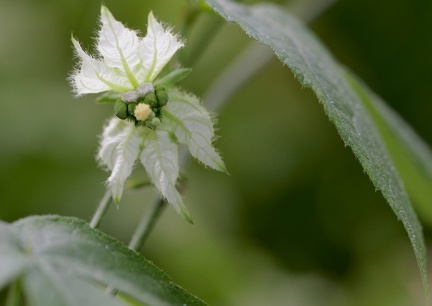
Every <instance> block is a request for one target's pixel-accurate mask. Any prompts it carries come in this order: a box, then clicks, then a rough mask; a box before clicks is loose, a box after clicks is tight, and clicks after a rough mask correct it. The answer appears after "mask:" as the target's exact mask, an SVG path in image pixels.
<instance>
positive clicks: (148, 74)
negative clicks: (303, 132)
mask: <svg viewBox="0 0 432 306" xmlns="http://www.w3.org/2000/svg"><path fill="white" fill-rule="evenodd" d="M100 20H101V29H100V31H99V35H98V38H97V50H98V53H99V54H98V56H97V57H92V56H90V55H88V54H87V53H86V52H84V51H83V49H82V48H81V46H80V44H79V43H78V41H77V40H75V39H74V38H72V42H73V45H74V47H75V50H76V54H77V55H78V57H79V59H80V66H79V67H78V68H77V69H76V70H75V72H74V73H73V75H72V76H71V77H70V80H71V83H72V87H73V89H74V92H75V93H76V94H77V95H82V94H88V93H100V92H104V91H108V93H107V94H105V95H104V96H103V97H101V98H100V100H101V101H102V100H104V101H105V100H106V101H108V102H114V101H115V104H114V111H115V113H116V116H117V117H118V118H116V117H114V118H112V119H111V120H110V121H109V122H108V124H107V125H106V126H105V128H104V131H103V133H102V136H101V139H100V147H99V151H98V155H97V157H98V160H99V161H100V163H101V164H102V165H103V166H105V167H106V168H108V170H110V171H111V175H110V177H109V178H108V182H107V183H108V187H109V188H110V189H111V192H112V195H113V199H114V201H115V202H116V203H119V201H120V198H121V196H122V193H123V189H124V184H125V182H126V180H127V179H128V177H129V176H130V175H131V173H132V170H133V168H134V166H135V164H136V163H137V162H140V163H141V164H142V166H143V167H144V168H145V170H146V171H147V174H148V176H149V177H150V179H151V180H152V181H153V183H154V185H155V186H156V188H157V189H158V190H159V191H160V192H161V194H162V196H163V197H164V198H165V199H166V200H167V201H168V202H169V203H170V204H171V205H172V206H173V207H174V208H175V209H176V210H177V211H178V212H179V213H181V214H183V216H184V217H185V218H186V219H187V220H189V221H190V217H189V215H188V212H187V210H186V208H185V206H184V203H183V199H182V197H181V195H180V193H179V192H178V191H177V188H176V183H177V179H178V176H179V165H178V163H179V161H178V151H179V145H180V144H183V145H186V146H187V147H188V148H189V152H190V154H191V155H192V156H193V157H195V158H196V159H197V160H198V161H200V162H201V163H203V164H204V165H206V166H208V167H210V168H213V169H215V170H219V171H226V169H225V165H224V163H223V161H222V159H221V157H220V156H219V154H218V153H217V152H216V150H215V149H214V147H213V145H212V141H213V139H214V128H213V122H212V119H211V117H210V115H209V113H208V112H207V111H206V109H205V108H204V107H203V106H202V105H201V103H200V101H199V100H198V99H197V98H196V97H195V96H193V95H190V94H186V93H184V92H182V91H181V90H179V89H177V88H175V87H172V84H173V83H175V82H176V81H179V80H180V79H182V78H183V77H185V76H186V75H187V74H188V73H189V72H190V69H178V70H175V71H172V72H171V73H169V74H167V75H166V76H164V77H163V78H161V79H156V78H157V77H158V74H159V73H160V72H161V71H162V69H163V68H164V67H165V65H166V64H167V63H168V62H169V61H170V59H171V58H172V56H173V55H174V54H175V52H176V51H177V50H179V49H180V48H181V47H183V42H182V41H181V40H179V39H178V38H177V36H175V35H173V34H172V33H171V31H170V30H169V29H164V28H163V27H162V25H161V24H160V23H158V22H157V21H156V19H155V18H154V16H153V14H152V13H150V14H149V19H148V28H147V35H146V36H145V37H144V38H139V37H138V36H137V33H136V32H135V31H132V30H130V29H128V28H126V27H125V26H124V25H123V24H121V23H120V22H118V21H117V20H115V19H114V17H113V16H112V14H111V13H110V11H109V10H108V9H107V8H106V7H104V6H102V9H101V18H100ZM163 85H165V86H163ZM119 118H121V119H126V120H120V119H119Z"/></svg>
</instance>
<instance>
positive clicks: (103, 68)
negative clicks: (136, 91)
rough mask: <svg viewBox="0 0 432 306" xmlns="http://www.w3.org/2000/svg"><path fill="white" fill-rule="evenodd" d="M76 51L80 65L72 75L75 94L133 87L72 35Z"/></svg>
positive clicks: (122, 89)
mask: <svg viewBox="0 0 432 306" xmlns="http://www.w3.org/2000/svg"><path fill="white" fill-rule="evenodd" d="M72 44H73V45H74V48H75V53H76V55H77V57H78V58H79V59H80V61H81V63H80V67H79V68H77V69H76V70H75V71H74V72H73V75H72V76H71V77H70V80H71V83H72V86H73V89H74V92H75V94H77V95H82V94H89V93H99V92H103V91H107V90H110V89H115V90H117V91H126V90H129V89H132V87H131V85H130V84H129V82H128V80H127V78H125V77H124V76H123V75H121V73H120V72H119V71H117V70H114V69H111V68H110V67H108V66H107V65H106V63H105V62H103V61H100V60H96V59H94V58H92V57H91V56H90V55H88V54H87V53H85V52H84V50H83V49H82V47H81V45H80V44H79V42H78V41H77V40H76V39H75V38H73V37H72Z"/></svg>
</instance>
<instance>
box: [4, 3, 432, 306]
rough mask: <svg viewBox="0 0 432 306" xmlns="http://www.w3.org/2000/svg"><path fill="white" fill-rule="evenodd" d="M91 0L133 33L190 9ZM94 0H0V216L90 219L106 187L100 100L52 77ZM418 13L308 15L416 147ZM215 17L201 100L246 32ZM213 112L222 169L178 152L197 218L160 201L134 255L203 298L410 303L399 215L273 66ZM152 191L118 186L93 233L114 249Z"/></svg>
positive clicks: (424, 86) (84, 37) (91, 21)
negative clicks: (115, 204) (112, 240)
mask: <svg viewBox="0 0 432 306" xmlns="http://www.w3.org/2000/svg"><path fill="white" fill-rule="evenodd" d="M248 2H250V3H253V2H259V1H248ZM274 2H279V3H283V2H284V1H274ZM104 3H105V5H107V6H108V7H109V8H110V10H111V11H112V13H113V14H114V16H115V17H116V18H117V19H118V20H121V21H122V22H124V23H125V24H127V25H128V26H129V27H131V28H134V29H142V30H143V32H145V30H144V29H145V26H146V20H147V14H148V12H149V10H153V12H154V13H155V15H156V16H158V17H159V18H160V19H161V20H163V21H165V22H167V23H169V24H172V25H174V26H175V28H176V29H177V30H179V29H180V28H181V24H182V20H183V19H184V17H185V15H186V12H187V6H188V1H186V0H153V1H150V0H147V1H137V0H123V1H115V0H105V1H104ZM99 8H100V1H85V0H74V1H65V0H58V1H52V0H51V1H49V0H0V103H1V119H0V130H1V134H0V195H1V204H0V219H1V220H4V221H8V222H12V221H14V220H17V219H19V218H23V217H25V216H28V215H35V214H61V215H67V216H77V217H80V218H83V219H85V220H89V219H90V218H91V216H92V214H93V212H94V210H95V208H96V206H97V203H98V201H99V200H100V198H101V197H102V195H103V193H104V180H105V179H106V178H107V173H105V172H104V171H102V170H101V169H100V168H98V167H97V164H96V162H95V160H94V156H95V152H96V149H97V146H98V137H97V136H98V135H99V133H100V132H101V129H102V125H103V124H104V122H105V121H106V119H107V118H109V117H110V116H111V114H112V109H111V107H110V106H98V105H96V104H95V103H94V99H95V96H85V97H82V98H79V99H75V98H73V96H72V94H71V88H70V86H69V84H68V82H67V80H66V79H67V77H68V75H69V74H70V72H71V70H72V69H73V67H74V64H75V61H74V60H73V53H72V48H71V42H70V35H71V33H73V34H74V35H75V36H76V37H78V39H79V40H80V41H81V42H83V45H84V46H85V47H86V49H91V46H92V37H94V36H95V31H96V29H97V18H98V14H99ZM431 16H432V1H430V0H410V1H407V0H391V1H390V0H382V1H375V0H362V1H359V0H340V1H337V3H336V4H335V5H333V6H332V7H331V8H330V9H328V10H327V11H326V12H325V13H323V14H322V15H321V16H320V17H319V18H317V19H316V20H314V22H312V23H311V25H310V26H311V28H312V29H313V30H314V31H315V32H316V33H317V35H318V36H319V37H320V38H321V39H322V40H323V41H324V43H325V44H326V45H327V46H328V47H329V49H330V50H331V51H332V52H334V54H335V56H336V57H337V58H338V59H339V60H340V61H341V62H342V63H343V64H345V65H346V66H348V67H350V68H351V69H352V70H353V71H355V72H356V73H357V74H359V75H360V76H361V77H362V78H363V79H364V80H365V81H366V83H368V84H369V86H370V87H371V88H372V89H373V90H375V91H376V92H377V93H378V94H379V95H380V96H381V97H383V98H384V100H386V101H387V103H388V104H389V105H391V106H392V107H393V108H394V109H396V110H397V111H398V112H399V113H400V114H401V115H402V116H403V117H404V118H405V119H406V120H407V121H408V122H409V123H410V124H411V125H412V126H413V127H414V128H415V129H416V131H417V132H418V133H419V134H420V135H421V136H422V137H423V138H424V139H425V140H426V142H427V143H429V144H432V125H431V124H430V117H431V114H432V105H431V103H430V102H431V97H432V94H431V90H430V88H431V84H432V74H431V71H432V56H431V54H432V37H431V35H430V33H431V29H432V18H431ZM206 19H217V17H216V16H213V15H212V14H210V13H208V14H205V15H204V16H201V17H200V19H199V20H198V22H197V26H196V28H194V29H192V31H191V32H190V33H191V36H190V37H187V38H188V41H190V42H191V44H193V42H194V35H198V34H197V33H198V32H199V30H200V25H201V24H205V23H206ZM220 23H221V27H220V30H219V31H212V34H214V37H213V39H212V41H211V43H210V45H209V47H208V48H207V49H205V52H204V53H203V54H202V56H201V57H200V58H199V59H196V60H195V64H194V66H193V69H194V70H193V73H192V74H191V75H190V77H189V78H188V79H187V80H186V81H185V82H184V83H183V84H182V85H183V86H184V87H185V88H186V89H187V90H189V91H192V92H194V93H196V94H198V95H200V96H203V95H204V94H205V92H206V90H207V89H208V88H209V86H210V85H211V84H212V81H214V80H215V79H216V77H217V76H218V74H219V73H220V72H221V71H223V69H224V67H227V66H228V65H229V63H230V62H231V61H232V59H233V58H234V57H235V55H236V54H238V52H239V51H240V50H241V49H242V48H243V47H244V46H246V45H247V44H248V43H249V42H250V40H249V39H248V38H247V36H246V35H245V34H244V33H243V32H242V31H241V30H240V29H239V28H238V27H237V26H234V25H227V24H224V23H223V22H222V21H220ZM183 52H184V54H187V52H188V48H187V47H186V48H185V50H184V51H183ZM218 118H219V122H218V130H219V131H218V134H219V136H220V138H219V139H218V140H217V142H216V146H217V148H218V149H220V151H221V152H222V154H223V156H224V159H225V161H226V164H227V166H228V169H229V171H230V173H231V175H230V176H226V175H224V174H220V173H216V172H213V171H209V170H206V169H204V168H203V167H201V166H199V165H198V164H197V163H196V162H194V161H193V162H190V163H189V164H188V166H187V167H186V168H185V169H184V174H185V175H186V177H187V178H188V190H187V192H186V193H185V198H186V201H187V204H188V207H189V209H190V211H191V214H192V216H193V218H194V221H195V225H194V226H191V225H189V224H187V223H186V222H184V221H183V219H182V218H181V217H180V216H178V215H177V214H176V213H175V212H174V211H173V210H172V209H167V210H166V211H165V213H164V215H163V216H162V218H161V220H160V222H159V223H158V225H157V227H156V228H155V231H154V232H153V233H152V235H151V237H150V239H149V241H148V243H147V244H146V246H145V248H144V251H143V252H144V254H145V256H146V257H147V258H149V259H151V260H152V261H153V262H155V263H156V264H157V265H158V266H160V267H161V268H163V269H164V270H165V271H166V272H168V274H170V275H171V276H172V277H173V278H174V280H175V281H176V282H178V283H179V284H181V285H182V286H183V287H185V288H186V289H187V290H189V291H190V292H192V293H194V294H196V295H198V296H199V297H201V298H203V299H204V300H205V301H207V302H208V303H209V304H210V305H295V306H297V305H298V306H309V305H332V306H333V305H372V306H373V305H376V306H378V305H379V306H383V305H392V306H395V305H401V306H404V305H423V303H424V297H423V292H422V286H421V279H420V275H419V272H418V270H417V268H416V263H415V259H414V255H413V252H412V250H411V247H410V244H409V240H408V238H407V235H406V233H405V231H404V229H403V227H402V224H401V223H400V222H398V221H397V220H396V217H395V216H394V215H393V213H392V211H391V209H390V208H389V207H388V205H387V204H386V202H385V201H384V200H383V198H382V197H381V195H380V194H379V193H377V192H375V190H374V187H373V186H372V184H371V183H370V181H369V179H368V177H367V176H366V175H365V174H364V173H363V170H362V168H361V167H360V165H359V164H358V162H357V161H356V160H355V158H354V157H353V155H352V153H351V151H350V150H349V149H348V148H346V147H344V145H343V143H342V142H341V140H340V139H339V137H338V135H337V133H336V129H335V128H334V127H333V126H332V125H331V124H330V123H329V121H328V120H327V118H326V117H325V115H324V113H323V110H322V107H321V105H319V104H318V103H317V100H316V99H315V97H314V96H313V94H312V93H311V92H310V91H309V90H305V89H302V88H301V87H300V86H299V84H298V83H297V82H296V81H295V80H293V77H292V74H291V72H290V71H289V70H288V69H287V68H286V67H283V66H282V64H281V63H280V62H278V61H277V60H276V59H274V60H272V61H271V63H270V64H269V65H268V66H266V67H265V69H263V70H262V71H260V72H259V73H258V74H257V75H256V76H254V77H253V78H252V79H251V80H250V82H249V83H248V84H247V85H246V86H245V87H244V88H242V90H240V91H239V92H237V93H236V94H235V95H234V96H233V97H232V98H231V99H230V100H229V101H227V104H226V105H225V106H224V107H223V108H222V109H221V111H220V113H219V116H218ZM139 174H142V173H141V172H140V171H139V170H138V171H137V175H139ZM153 193H154V191H153V190H152V189H144V190H134V191H130V192H127V193H126V194H125V196H124V199H123V201H122V203H121V206H120V208H119V209H118V210H117V209H115V208H113V209H111V211H110V212H109V215H108V217H107V219H105V220H104V222H103V225H102V229H103V230H104V231H106V232H108V233H110V234H112V235H113V236H115V237H117V238H118V239H120V240H122V241H124V242H125V243H127V241H128V238H129V237H130V236H131V234H132V232H133V230H134V228H135V226H136V224H137V223H138V221H139V219H140V216H141V215H142V214H144V213H145V211H146V209H148V207H147V204H148V202H149V199H151V198H152V194H153ZM420 218H421V216H420ZM431 228H432V227H431V225H425V232H426V239H427V243H428V245H430V242H431Z"/></svg>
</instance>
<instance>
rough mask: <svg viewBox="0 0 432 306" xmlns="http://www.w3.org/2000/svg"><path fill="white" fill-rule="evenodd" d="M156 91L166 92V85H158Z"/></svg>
mask: <svg viewBox="0 0 432 306" xmlns="http://www.w3.org/2000/svg"><path fill="white" fill-rule="evenodd" d="M154 90H155V91H159V90H165V91H166V87H165V86H164V85H156V86H155V87H154Z"/></svg>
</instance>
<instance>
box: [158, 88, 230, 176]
mask: <svg viewBox="0 0 432 306" xmlns="http://www.w3.org/2000/svg"><path fill="white" fill-rule="evenodd" d="M168 95H169V102H168V104H167V106H166V107H165V108H164V116H165V122H166V123H167V124H169V125H172V126H173V127H174V131H175V135H176V137H177V139H178V141H179V142H180V143H182V144H185V145H187V146H188V148H189V152H190V153H191V154H192V156H193V157H195V158H196V159H198V160H199V161H200V162H202V163H203V164H204V165H206V166H208V167H210V168H213V169H215V170H219V171H223V172H226V167H225V164H224V162H223V161H222V158H221V157H220V155H219V154H218V153H217V152H216V150H215V149H214V147H213V145H212V142H213V139H214V137H215V136H214V128H213V121H212V119H211V117H210V115H209V113H208V112H207V110H206V109H205V108H204V107H203V106H202V105H201V104H200V101H199V100H198V98H197V97H195V96H193V95H190V94H186V93H184V92H181V91H179V90H177V89H171V90H170V91H169V93H168Z"/></svg>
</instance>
